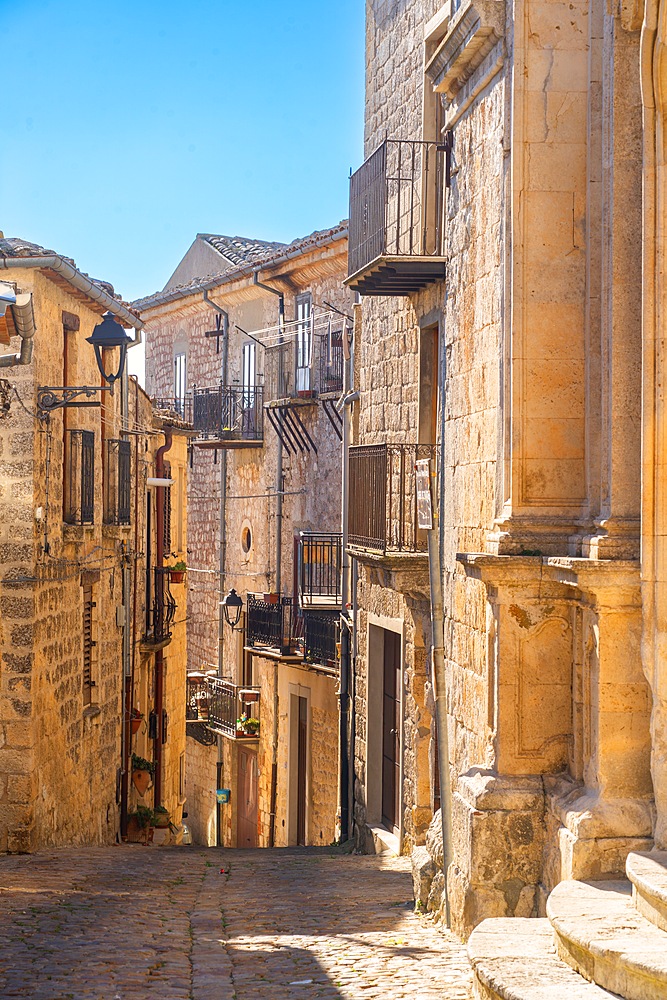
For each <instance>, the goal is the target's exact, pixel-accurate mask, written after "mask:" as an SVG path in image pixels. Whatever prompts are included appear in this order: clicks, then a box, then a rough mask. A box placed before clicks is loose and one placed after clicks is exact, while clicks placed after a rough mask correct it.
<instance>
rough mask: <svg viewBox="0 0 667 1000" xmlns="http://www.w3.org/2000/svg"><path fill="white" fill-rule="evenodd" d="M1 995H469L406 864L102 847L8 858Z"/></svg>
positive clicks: (298, 853)
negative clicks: (417, 901)
mask: <svg viewBox="0 0 667 1000" xmlns="http://www.w3.org/2000/svg"><path fill="white" fill-rule="evenodd" d="M0 925H1V928H2V930H1V931H0V949H1V952H2V958H1V960H0V996H1V997H2V998H3V1000H5V998H7V1000H9V998H10V997H30V998H31V1000H145V998H147V997H160V998H161V1000H259V998H262V1000H283V998H284V1000H288V998H289V1000H292V998H294V1000H302V998H303V1000H310V998H315V997H318V998H326V1000H335V998H339V1000H347V998H352V997H354V998H358V997H364V998H375V997H377V998H380V997H381V998H383V1000H399V998H408V997H410V998H412V997H415V996H419V997H420V998H421V1000H431V998H433V1000H435V998H436V997H437V998H439V1000H465V998H467V997H469V995H470V993H469V981H470V972H469V967H468V965H467V962H466V958H465V951H464V948H463V947H462V946H461V945H460V943H458V942H456V941H455V940H454V939H453V938H451V937H450V936H449V935H448V933H447V932H446V931H443V930H441V929H439V928H438V927H436V925H434V924H433V923H432V922H431V921H430V919H428V918H426V917H424V916H421V915H419V914H416V913H414V911H413V901H412V884H411V877H410V872H409V862H408V860H407V859H405V858H389V857H376V856H372V857H355V856H350V855H347V854H343V855H342V854H339V853H337V852H336V851H335V849H326V848H322V849H319V848H318V849H312V848H311V849H298V848H297V849H286V850H275V851H261V850H257V851H233V850H215V849H209V850H203V849H197V848H192V849H184V848H180V849H179V848H174V849H170V848H165V849H161V850H156V849H153V848H144V847H141V846H136V847H116V848H113V847H110V848H86V849H70V850H53V851H43V852H41V853H39V854H36V855H32V856H26V855H23V856H15V857H8V858H4V859H3V862H2V870H1V872H0Z"/></svg>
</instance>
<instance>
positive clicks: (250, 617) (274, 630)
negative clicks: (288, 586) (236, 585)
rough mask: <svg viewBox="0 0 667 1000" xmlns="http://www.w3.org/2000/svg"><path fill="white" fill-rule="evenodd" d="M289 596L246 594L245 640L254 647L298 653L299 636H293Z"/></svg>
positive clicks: (282, 652)
mask: <svg viewBox="0 0 667 1000" xmlns="http://www.w3.org/2000/svg"><path fill="white" fill-rule="evenodd" d="M292 610H293V609H292V599H291V597H281V596H280V595H279V594H265V595H264V596H263V595H262V594H248V605H247V617H246V642H247V644H248V646H249V647H251V648H252V649H254V650H261V649H267V650H271V651H272V652H274V653H276V652H277V653H280V655H282V656H298V655H299V649H298V647H299V645H300V643H299V641H298V640H299V637H298V636H296V637H295V636H293V634H292V633H293V632H297V631H298V629H293V615H292Z"/></svg>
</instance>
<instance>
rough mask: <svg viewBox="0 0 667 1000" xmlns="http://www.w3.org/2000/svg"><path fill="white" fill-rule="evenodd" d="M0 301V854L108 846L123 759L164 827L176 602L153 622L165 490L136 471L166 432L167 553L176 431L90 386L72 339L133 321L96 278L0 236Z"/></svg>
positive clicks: (180, 727)
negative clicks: (149, 775) (146, 786)
mask: <svg viewBox="0 0 667 1000" xmlns="http://www.w3.org/2000/svg"><path fill="white" fill-rule="evenodd" d="M0 309H1V310H2V318H1V319H0V342H1V343H2V344H3V346H4V347H5V353H3V354H2V355H0V374H1V375H2V378H1V379H0V394H1V395H2V404H1V406H0V463H1V468H0V562H1V563H2V571H1V572H0V611H1V617H0V720H1V721H0V731H1V741H2V742H1V747H0V850H3V851H6V850H9V851H31V850H35V849H38V848H41V847H45V846H52V845H65V844H105V843H111V842H114V841H115V840H116V839H119V838H120V837H121V835H123V836H124V835H125V833H126V828H127V812H128V806H129V808H130V809H131V810H132V811H134V809H135V805H136V803H137V802H143V801H144V799H142V798H141V797H140V796H138V795H137V794H136V793H135V792H134V785H133V784H131V781H130V770H131V754H132V753H133V752H138V753H140V755H141V756H142V757H144V758H148V759H149V760H150V763H151V765H152V764H153V762H154V761H157V764H158V766H157V768H156V770H155V778H154V782H155V792H156V794H157V793H158V792H159V796H160V797H159V798H154V797H153V793H151V794H150V795H145V796H144V798H145V801H146V803H147V804H148V805H149V808H150V807H152V805H153V804H158V803H159V802H161V803H162V804H163V805H164V806H165V808H167V809H168V810H169V812H170V814H171V818H172V820H173V822H174V825H175V827H176V826H177V824H179V823H180V811H179V810H180V805H181V802H182V798H183V796H182V786H183V778H182V755H183V753H184V747H185V719H184V708H183V697H182V692H183V690H184V686H185V654H186V650H185V625H184V622H183V619H184V613H183V609H181V612H180V618H181V621H179V620H178V618H177V617H175V612H176V607H175V605H172V604H170V605H169V611H170V613H171V612H173V614H171V619H170V620H169V621H167V620H166V617H165V615H164V614H163V611H164V607H165V606H166V604H167V603H168V602H167V601H166V599H163V598H165V595H166V594H167V593H168V592H169V587H168V583H167V582H166V581H164V580H161V581H160V582H157V583H156V580H157V578H158V577H160V576H162V577H163V576H164V574H162V573H161V572H160V571H159V570H158V569H157V568H156V567H157V562H156V557H155V556H156V549H157V548H158V547H159V546H157V544H156V538H155V533H156V524H155V517H154V514H155V511H156V508H158V507H159V506H160V502H159V501H158V500H157V499H156V497H157V494H158V493H160V492H162V493H163V494H164V493H165V492H167V491H166V490H165V488H164V487H161V488H157V487H151V486H150V485H149V484H148V478H149V477H155V476H156V459H157V456H158V451H159V449H162V453H163V454H164V452H165V447H164V446H165V444H167V445H168V443H169V441H170V440H171V450H170V451H169V453H168V455H167V456H166V457H165V461H166V458H167V457H168V458H170V459H171V471H172V476H174V478H175V480H176V485H175V487H172V489H174V488H175V489H176V491H178V492H177V495H178V496H179V498H180V500H179V507H178V517H179V524H178V530H177V536H178V540H177V541H174V542H172V545H171V548H175V549H179V548H180V549H183V550H184V549H185V544H186V540H185V521H186V491H185V475H186V469H187V461H186V443H187V438H186V437H185V436H184V432H183V430H182V429H181V428H179V427H178V426H177V425H176V424H174V426H173V428H172V427H170V426H169V425H168V423H167V422H166V421H164V420H163V419H162V418H160V417H158V416H157V415H155V414H154V412H153V409H152V407H151V404H150V401H149V400H148V397H147V396H146V394H145V393H144V392H143V390H142V389H140V388H139V386H138V385H137V384H136V382H135V381H134V380H131V379H129V378H128V377H127V374H126V370H125V373H124V374H123V376H122V377H121V378H120V379H119V381H118V382H117V383H116V384H115V386H114V391H113V393H112V392H111V391H109V390H108V388H105V386H106V383H105V382H104V381H103V380H102V376H101V373H100V371H99V370H98V367H97V364H96V360H95V353H94V351H93V347H92V346H90V345H89V344H87V343H86V339H87V338H88V337H90V336H91V334H92V332H93V330H94V328H95V327H96V326H98V324H100V322H101V316H102V314H103V313H105V312H106V313H107V315H108V316H111V317H115V318H116V320H117V321H118V322H119V323H120V324H122V326H125V327H134V328H135V330H136V332H137V334H138V335H139V334H140V331H141V327H142V323H141V321H140V320H139V318H138V317H137V316H136V315H135V314H134V313H133V312H132V311H131V309H130V308H129V307H128V306H127V305H126V304H125V303H124V302H123V301H122V300H121V299H119V298H118V297H116V296H115V294H114V291H113V288H112V287H111V286H110V285H108V284H106V283H104V282H100V281H96V280H93V279H91V278H89V277H88V276H87V275H85V274H84V273H82V272H81V271H80V270H78V268H76V266H75V265H74V263H73V262H72V261H71V260H69V259H68V258H65V257H62V256H61V255H59V254H56V253H54V252H53V251H50V250H44V249H43V248H41V247H38V246H36V245H35V244H32V243H27V242H25V241H23V240H19V239H4V238H0ZM7 349H9V350H7ZM119 361H120V358H119V349H118V348H115V349H114V350H108V351H104V352H103V362H104V370H105V372H107V373H108V374H112V373H114V372H116V371H117V369H118V366H119ZM81 387H84V390H83V391H77V390H81ZM86 387H87V388H86ZM66 388H67V389H68V390H70V391H67V392H66V391H64V390H65V389H66ZM64 402H67V403H68V405H67V406H63V405H62V404H63V403H64ZM172 528H173V526H172ZM173 589H174V591H175V595H176V597H177V598H178V597H179V596H180V595H179V594H178V591H179V589H180V590H181V591H182V589H183V588H182V587H180V588H179V587H174V588H173ZM158 593H159V595H161V596H160V599H159V600H158V597H157V595H158ZM158 605H160V606H158ZM163 626H164V627H163ZM160 629H162V631H161V632H160ZM170 631H171V637H172V643H171V646H169V645H168V644H169V638H170V636H169V632H170ZM158 633H159V634H158ZM160 656H161V658H162V664H161V667H159V664H158V660H159V658H160ZM160 673H161V683H162V692H161V693H160V692H158V693H157V694H156V690H155V678H156V675H158V674H160ZM175 691H178V695H175V693H174V692H175ZM163 708H164V709H165V710H166V713H167V715H166V716H163V714H162V709H163ZM140 714H141V716H143V719H141V718H140V717H139V716H140ZM133 715H136V716H137V722H136V723H135V724H134V725H133V724H132V717H133ZM144 720H145V721H144ZM149 723H150V724H151V726H152V729H151V731H150V732H149V733H148V735H149V736H150V739H147V728H148V724H149ZM167 723H168V725H167ZM137 728H138V729H139V730H140V731H139V732H138V733H134V729H137ZM179 767H180V772H179ZM179 773H180V774H181V778H180V788H179ZM160 788H161V791H159V789H160ZM163 836H164V835H163Z"/></svg>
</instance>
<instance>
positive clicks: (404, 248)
mask: <svg viewBox="0 0 667 1000" xmlns="http://www.w3.org/2000/svg"><path fill="white" fill-rule="evenodd" d="M445 156H446V147H445V145H444V143H436V142H416V141H404V140H396V139H386V140H385V141H384V142H383V143H382V144H381V145H380V146H379V147H378V148H377V149H376V150H375V152H374V153H373V154H372V155H371V156H369V158H368V159H367V160H366V162H365V163H364V164H363V166H362V167H360V168H359V170H357V172H356V173H354V174H353V175H352V177H351V178H350V242H349V254H348V270H349V276H348V278H347V280H346V282H345V284H346V285H348V286H349V287H350V288H352V289H353V290H354V291H355V292H359V293H360V294H361V295H411V294H413V293H414V292H417V291H419V289H421V288H424V287H425V286H426V285H428V284H430V283H431V282H434V281H442V279H443V278H444V276H445V260H444V253H443V251H444V239H443V229H444V225H443V217H444V190H445V183H444V182H445V166H446V163H445Z"/></svg>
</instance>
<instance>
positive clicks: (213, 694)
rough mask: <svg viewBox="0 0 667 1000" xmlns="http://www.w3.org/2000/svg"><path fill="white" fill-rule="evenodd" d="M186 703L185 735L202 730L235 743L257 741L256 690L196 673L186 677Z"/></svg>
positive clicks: (258, 694)
mask: <svg viewBox="0 0 667 1000" xmlns="http://www.w3.org/2000/svg"><path fill="white" fill-rule="evenodd" d="M186 699H187V700H186V705H185V719H186V724H187V726H188V733H190V732H191V730H196V729H198V728H199V727H201V726H204V727H205V728H206V729H207V730H209V732H212V733H220V734H221V735H222V736H226V737H228V738H230V739H234V740H256V739H257V738H258V736H259V726H260V714H259V699H260V689H259V687H253V686H247V687H241V686H240V685H238V684H233V683H232V682H231V681H228V680H226V679H224V678H221V677H216V676H215V675H212V674H210V673H199V672H195V673H190V674H188V676H187V693H186ZM200 742H202V741H201V740H200Z"/></svg>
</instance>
